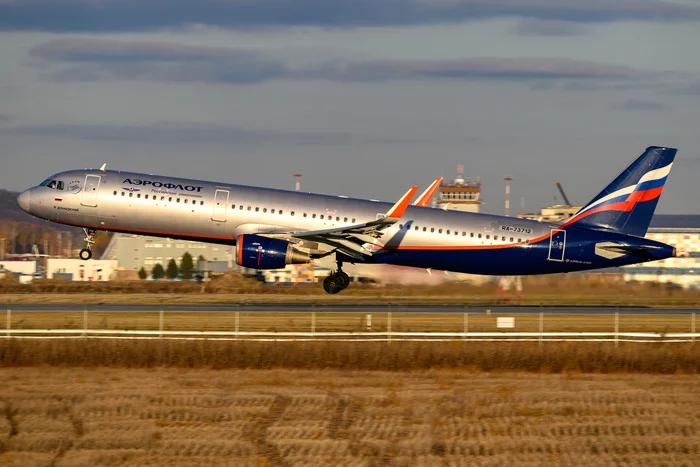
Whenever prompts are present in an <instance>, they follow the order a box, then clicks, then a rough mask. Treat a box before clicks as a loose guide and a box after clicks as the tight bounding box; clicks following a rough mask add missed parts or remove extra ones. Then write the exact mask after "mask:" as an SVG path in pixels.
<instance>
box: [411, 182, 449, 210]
mask: <svg viewBox="0 0 700 467" xmlns="http://www.w3.org/2000/svg"><path fill="white" fill-rule="evenodd" d="M441 183H442V177H439V178H436V179H435V181H434V182H433V183H431V184H430V186H429V187H428V188H426V189H425V191H424V192H423V193H422V194H421V195H420V196H419V197H418V199H416V200H415V201H414V202H413V205H414V206H427V205H428V204H429V203H430V200H431V199H433V196H434V195H435V192H436V191H437V189H438V187H439V186H440V184H441Z"/></svg>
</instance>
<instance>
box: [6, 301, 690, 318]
mask: <svg viewBox="0 0 700 467" xmlns="http://www.w3.org/2000/svg"><path fill="white" fill-rule="evenodd" d="M86 308H87V309H88V310H89V311H91V312H102V313H129V312H133V313H144V312H147V313H157V312H160V311H163V312H166V313H167V312H179V313H236V312H238V313H261V314H264V313H310V312H314V311H315V312H319V313H369V314H372V313H387V312H394V313H415V314H433V313H434V314H449V313H460V314H461V313H470V314H471V313H474V314H496V315H531V314H535V313H543V314H545V315H610V314H612V313H615V312H619V313H620V314H621V315H662V316H685V315H691V314H692V313H696V312H697V311H698V309H697V308H654V307H636V306H635V307H624V306H620V307H616V306H572V305H562V306H557V305H545V306H513V305H463V306H459V305H365V304H362V305H359V304H358V305H352V304H349V305H348V304H329V305H322V304H312V303H294V304H289V303H266V304H236V303H231V304H191V305H188V304H164V305H152V304H147V305H106V304H94V305H83V304H78V303H76V304H59V305H43V304H42V305H25V304H22V305H9V304H0V311H3V310H8V309H10V310H12V311H13V312H76V311H84V310H85V309H86Z"/></svg>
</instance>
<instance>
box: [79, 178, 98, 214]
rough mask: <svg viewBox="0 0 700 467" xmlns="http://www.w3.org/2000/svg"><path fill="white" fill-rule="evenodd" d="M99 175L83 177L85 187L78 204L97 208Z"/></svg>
mask: <svg viewBox="0 0 700 467" xmlns="http://www.w3.org/2000/svg"><path fill="white" fill-rule="evenodd" d="M100 180H102V177H100V176H99V175H88V176H86V177H85V186H84V187H83V198H82V201H81V202H80V204H82V205H83V206H91V207H95V206H97V193H98V190H99V188H100Z"/></svg>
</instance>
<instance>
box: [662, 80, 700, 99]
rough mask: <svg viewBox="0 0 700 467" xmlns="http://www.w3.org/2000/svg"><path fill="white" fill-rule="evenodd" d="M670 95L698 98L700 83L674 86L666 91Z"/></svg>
mask: <svg viewBox="0 0 700 467" xmlns="http://www.w3.org/2000/svg"><path fill="white" fill-rule="evenodd" d="M668 92H669V93H670V94H678V95H681V96H700V82H698V83H690V84H685V85H679V86H675V87H674V88H672V89H670V90H669V91H668Z"/></svg>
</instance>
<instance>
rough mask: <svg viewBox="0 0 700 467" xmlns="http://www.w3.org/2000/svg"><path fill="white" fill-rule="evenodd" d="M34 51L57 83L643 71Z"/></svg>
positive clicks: (72, 47) (119, 45) (99, 49)
mask: <svg viewBox="0 0 700 467" xmlns="http://www.w3.org/2000/svg"><path fill="white" fill-rule="evenodd" d="M30 55H31V56H32V57H33V58H34V59H35V60H36V61H37V63H36V64H37V65H38V67H39V69H40V70H41V72H42V73H44V76H45V78H47V79H49V80H54V81H118V80H124V81H127V80H128V81H159V82H206V83H235V84H242V83H246V84H250V83H260V82H264V81H267V80H271V79H305V80H309V79H322V80H329V81H359V82H381V81H395V80H415V79H452V80H484V79H488V80H502V81H528V82H530V81H540V82H541V81H546V80H552V79H566V80H574V79H575V80H591V79H592V80H611V79H612V80H614V79H628V78H633V77H634V78H636V77H638V76H639V75H640V74H641V72H640V71H639V70H635V69H633V68H631V67H627V66H621V65H611V64H605V63H597V62H589V61H582V60H573V59H557V58H489V57H486V58H470V59H461V60H373V61H341V60H336V61H322V62H320V63H317V64H313V65H307V66H306V67H303V68H292V67H290V66H289V65H287V64H286V63H285V62H284V61H282V60H279V59H273V58H269V57H267V56H266V55H265V53H263V52H260V51H257V50H250V49H240V48H233V47H230V48H229V47H207V46H190V45H186V44H180V43H173V42H123V41H115V40H108V39H104V40H88V39H54V40H51V41H48V42H45V43H42V44H39V45H37V46H35V47H34V48H32V49H31V51H30ZM539 86H540V87H541V86H542V85H541V84H540V85H539Z"/></svg>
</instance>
